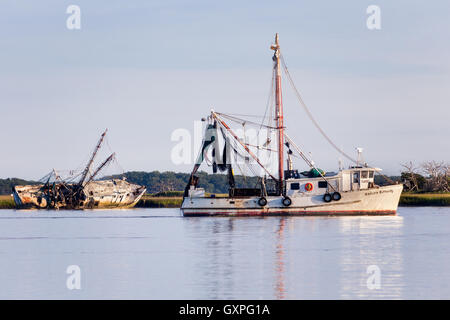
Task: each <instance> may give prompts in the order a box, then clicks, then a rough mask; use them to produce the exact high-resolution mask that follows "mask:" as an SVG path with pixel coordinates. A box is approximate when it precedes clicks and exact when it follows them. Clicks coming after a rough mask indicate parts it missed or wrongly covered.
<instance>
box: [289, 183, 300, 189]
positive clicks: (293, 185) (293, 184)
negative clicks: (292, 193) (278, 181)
mask: <svg viewBox="0 0 450 320" xmlns="http://www.w3.org/2000/svg"><path fill="white" fill-rule="evenodd" d="M291 190H300V183H298V182H295V183H291Z"/></svg>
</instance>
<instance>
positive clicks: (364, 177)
mask: <svg viewBox="0 0 450 320" xmlns="http://www.w3.org/2000/svg"><path fill="white" fill-rule="evenodd" d="M368 176H369V172H368V171H361V179H367V177H368Z"/></svg>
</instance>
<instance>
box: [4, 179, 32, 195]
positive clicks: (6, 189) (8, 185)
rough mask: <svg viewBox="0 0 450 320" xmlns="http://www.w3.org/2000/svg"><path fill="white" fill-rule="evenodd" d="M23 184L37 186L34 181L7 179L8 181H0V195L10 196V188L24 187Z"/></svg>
mask: <svg viewBox="0 0 450 320" xmlns="http://www.w3.org/2000/svg"><path fill="white" fill-rule="evenodd" d="M24 184H37V182H35V181H27V180H23V179H18V178H8V179H0V194H1V195H5V194H11V193H12V188H13V187H14V186H17V185H24Z"/></svg>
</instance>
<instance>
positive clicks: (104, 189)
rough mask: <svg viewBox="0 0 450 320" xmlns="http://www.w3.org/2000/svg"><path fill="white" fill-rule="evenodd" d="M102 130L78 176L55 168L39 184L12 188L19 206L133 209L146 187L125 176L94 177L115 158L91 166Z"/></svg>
mask: <svg viewBox="0 0 450 320" xmlns="http://www.w3.org/2000/svg"><path fill="white" fill-rule="evenodd" d="M106 132H107V130H105V132H103V134H102V135H101V137H100V140H99V141H98V143H97V145H96V147H95V149H94V152H93V153H92V155H91V157H90V159H89V162H88V163H87V165H86V167H85V168H84V170H83V171H82V172H81V174H80V175H79V176H80V178H79V179H78V181H76V182H74V180H75V179H76V178H78V176H75V177H73V176H71V177H70V178H67V179H63V178H61V177H60V176H59V174H58V173H57V172H56V170H53V171H52V172H51V173H49V174H48V175H46V176H45V177H44V180H45V182H44V183H43V184H38V185H22V186H20V185H19V186H15V187H14V188H13V196H14V202H15V203H16V206H17V208H24V209H25V208H26V209H33V208H36V209H95V208H131V207H134V206H135V205H136V203H137V202H138V201H139V200H140V199H141V197H142V196H143V195H144V193H145V191H146V187H145V186H140V185H137V184H133V183H129V182H128V181H126V180H125V178H123V179H108V180H95V178H96V177H98V175H99V173H100V172H101V171H102V170H103V169H104V168H105V167H107V166H108V165H109V164H110V163H111V162H112V161H113V160H114V159H115V153H113V154H111V155H110V156H109V157H108V158H107V159H106V160H104V161H103V162H102V163H101V164H100V165H99V166H98V167H97V168H96V169H95V170H93V171H92V166H93V163H94V160H95V157H96V155H97V153H98V151H99V149H100V147H101V145H102V143H103V141H104V138H105V135H106Z"/></svg>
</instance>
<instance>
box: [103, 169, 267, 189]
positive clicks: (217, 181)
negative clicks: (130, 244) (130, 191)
mask: <svg viewBox="0 0 450 320" xmlns="http://www.w3.org/2000/svg"><path fill="white" fill-rule="evenodd" d="M196 176H198V177H199V184H198V186H199V187H201V188H205V190H206V191H207V192H212V193H228V179H227V176H226V175H225V174H208V173H206V172H204V171H200V172H197V173H196ZM122 177H125V178H126V179H127V181H129V182H132V183H136V184H139V185H144V186H146V187H147V193H162V192H168V191H182V190H184V188H185V187H186V185H187V183H188V181H189V177H190V174H189V173H181V172H180V173H176V172H171V171H167V172H159V171H152V172H143V171H131V172H126V173H124V174H122V175H114V176H109V177H105V178H103V179H111V178H122ZM235 180H236V186H237V187H241V188H244V187H245V188H254V187H256V186H257V185H258V177H244V176H240V175H238V176H235Z"/></svg>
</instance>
